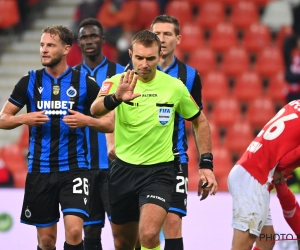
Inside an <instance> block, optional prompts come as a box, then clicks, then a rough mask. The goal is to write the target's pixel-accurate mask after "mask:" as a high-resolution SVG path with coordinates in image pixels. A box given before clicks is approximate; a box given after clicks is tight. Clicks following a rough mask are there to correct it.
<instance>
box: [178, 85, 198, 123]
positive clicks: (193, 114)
mask: <svg viewBox="0 0 300 250" xmlns="http://www.w3.org/2000/svg"><path fill="white" fill-rule="evenodd" d="M181 88H182V95H181V98H180V99H179V103H178V105H177V107H176V111H177V112H178V113H180V114H181V115H182V117H183V118H184V119H186V120H189V121H190V120H194V119H195V118H197V117H198V116H199V115H200V113H201V111H200V108H199V106H198V105H197V103H196V102H195V100H194V99H193V97H192V95H191V94H190V93H189V91H188V89H187V88H186V87H185V86H184V85H181Z"/></svg>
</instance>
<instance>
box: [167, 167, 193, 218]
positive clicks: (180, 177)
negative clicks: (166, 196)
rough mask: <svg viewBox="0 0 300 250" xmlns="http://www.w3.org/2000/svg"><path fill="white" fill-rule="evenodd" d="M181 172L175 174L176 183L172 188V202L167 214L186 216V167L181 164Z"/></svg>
mask: <svg viewBox="0 0 300 250" xmlns="http://www.w3.org/2000/svg"><path fill="white" fill-rule="evenodd" d="M181 170H182V171H177V172H176V181H175V184H174V186H173V195H172V202H171V203H170V208H169V213H175V214H178V215H179V216H180V217H184V216H186V207H187V193H188V165H187V164H181Z"/></svg>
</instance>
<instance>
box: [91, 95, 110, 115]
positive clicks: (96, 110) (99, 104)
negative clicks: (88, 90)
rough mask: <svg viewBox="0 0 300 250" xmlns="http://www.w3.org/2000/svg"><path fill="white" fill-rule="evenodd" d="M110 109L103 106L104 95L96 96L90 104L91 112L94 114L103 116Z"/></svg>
mask: <svg viewBox="0 0 300 250" xmlns="http://www.w3.org/2000/svg"><path fill="white" fill-rule="evenodd" d="M110 111H111V110H108V109H106V108H105V106H104V96H101V97H98V98H97V99H96V100H95V101H94V102H93V104H92V106H91V114H92V115H94V116H103V115H106V114H107V113H109V112H110Z"/></svg>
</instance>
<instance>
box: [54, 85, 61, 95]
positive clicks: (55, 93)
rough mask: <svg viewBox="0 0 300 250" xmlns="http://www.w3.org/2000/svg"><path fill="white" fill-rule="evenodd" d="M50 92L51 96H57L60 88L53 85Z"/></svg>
mask: <svg viewBox="0 0 300 250" xmlns="http://www.w3.org/2000/svg"><path fill="white" fill-rule="evenodd" d="M52 90H53V95H58V94H59V90H60V87H59V86H58V85H54V86H53V88H52Z"/></svg>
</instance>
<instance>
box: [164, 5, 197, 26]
mask: <svg viewBox="0 0 300 250" xmlns="http://www.w3.org/2000/svg"><path fill="white" fill-rule="evenodd" d="M165 12H166V14H167V15H171V16H174V17H176V18H177V20H178V21H179V24H180V25H181V26H183V25H184V24H185V23H186V22H191V21H192V8H191V5H190V3H189V2H186V1H181V0H176V1H170V2H168V3H167V6H166V11H165Z"/></svg>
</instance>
